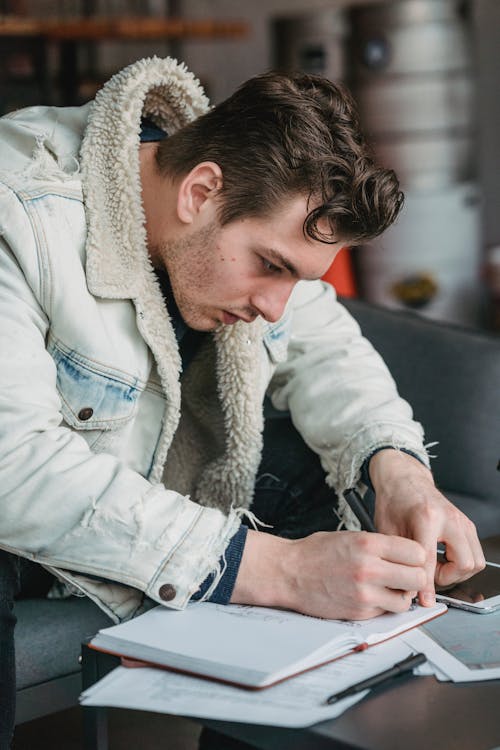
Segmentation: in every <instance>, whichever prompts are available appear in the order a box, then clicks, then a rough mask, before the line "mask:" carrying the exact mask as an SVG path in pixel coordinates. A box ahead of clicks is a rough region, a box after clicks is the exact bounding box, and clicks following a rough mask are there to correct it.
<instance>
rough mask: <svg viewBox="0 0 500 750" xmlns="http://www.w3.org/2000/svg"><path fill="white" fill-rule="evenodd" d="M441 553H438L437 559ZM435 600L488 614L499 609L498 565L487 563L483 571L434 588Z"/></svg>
mask: <svg viewBox="0 0 500 750" xmlns="http://www.w3.org/2000/svg"><path fill="white" fill-rule="evenodd" d="M440 557H443V553H440V552H438V559H439V558H440ZM436 599H437V600H438V601H440V602H445V604H448V605H449V606H450V607H458V608H459V609H466V610H468V611H469V612H477V613H478V614H483V615H485V614H489V613H490V612H495V611H496V610H498V609H500V565H498V564H497V563H491V562H487V563H486V567H485V568H484V570H481V571H479V573H476V575H474V576H472V577H471V578H468V579H467V581H462V583H457V584H455V585H454V586H448V587H446V588H444V587H443V588H438V587H436Z"/></svg>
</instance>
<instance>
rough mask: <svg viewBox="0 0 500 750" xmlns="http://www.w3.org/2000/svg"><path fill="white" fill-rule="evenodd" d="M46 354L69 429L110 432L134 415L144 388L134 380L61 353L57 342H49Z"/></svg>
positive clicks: (69, 354) (70, 352)
mask: <svg viewBox="0 0 500 750" xmlns="http://www.w3.org/2000/svg"><path fill="white" fill-rule="evenodd" d="M49 352H50V354H51V356H52V357H53V359H54V362H55V364H56V367H57V390H58V393H59V397H60V399H61V413H62V416H63V418H64V421H65V422H66V423H67V424H68V425H69V426H70V427H72V428H73V429H75V430H99V431H101V430H114V429H118V428H120V427H122V426H124V425H125V424H126V423H127V422H128V421H129V420H130V419H131V418H132V417H133V416H134V414H135V411H136V409H137V400H138V398H139V395H140V394H141V392H142V390H143V389H144V385H143V384H141V383H139V381H138V380H137V379H134V378H132V377H130V378H129V377H128V376H127V375H125V374H124V373H118V372H117V371H113V370H111V369H108V368H106V369H104V367H103V366H102V365H101V366H100V365H98V364H97V363H95V362H93V361H92V360H88V359H86V358H84V357H82V356H81V355H79V354H77V353H75V352H73V351H66V350H64V349H63V348H62V347H61V346H60V345H59V344H58V343H54V342H52V343H51V344H50V345H49ZM100 367H103V369H99V368H100ZM141 386H142V387H141Z"/></svg>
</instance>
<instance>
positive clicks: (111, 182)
mask: <svg viewBox="0 0 500 750" xmlns="http://www.w3.org/2000/svg"><path fill="white" fill-rule="evenodd" d="M206 107H207V101H206V99H205V97H204V96H203V94H202V92H201V89H200V88H199V86H198V84H197V82H196V81H195V80H194V78H193V77H192V76H191V74H189V73H188V72H187V71H186V70H185V68H184V67H183V66H178V65H177V64H176V63H175V62H174V61H172V60H168V59H167V60H157V59H154V60H145V61H140V62H138V63H136V64H135V65H133V66H130V67H129V68H128V69H125V70H124V71H122V72H121V73H119V74H117V75H116V76H115V77H114V78H113V79H111V81H110V82H109V83H108V84H107V85H106V86H105V87H104V89H103V90H102V91H101V92H100V94H99V95H98V97H97V98H96V101H95V102H94V103H93V104H92V105H86V106H84V107H82V108H69V109H57V108H46V107H37V108H31V109H27V110H22V111H20V112H18V113H14V114H13V115H10V116H7V117H5V118H2V119H1V120H0V311H1V319H2V327H1V331H0V340H1V346H0V351H1V357H2V364H1V367H0V411H1V428H0V518H1V523H0V547H2V548H3V549H6V550H10V551H12V552H15V553H16V554H19V555H22V556H25V557H28V558H30V559H33V560H35V561H37V562H39V563H41V564H43V565H44V566H46V567H47V568H49V569H50V570H52V571H53V572H54V573H56V575H58V576H59V577H60V578H61V579H63V580H65V581H67V582H70V583H71V584H72V585H73V586H74V587H76V589H77V590H78V591H79V592H81V593H84V594H86V595H88V596H90V597H92V598H93V599H94V600H95V601H96V602H97V603H98V604H99V605H100V606H101V607H102V608H103V609H105V611H107V612H108V613H109V614H110V615H111V616H112V617H113V618H114V619H116V620H118V619H124V618H128V617H131V616H133V615H134V614H136V613H137V612H138V611H139V610H140V607H141V605H142V602H143V598H144V594H146V595H147V596H148V597H150V598H151V599H153V600H154V601H156V602H159V603H163V604H165V605H166V606H169V607H174V608H182V607H184V606H185V605H186V603H187V602H188V601H189V598H190V596H191V595H192V594H193V593H194V592H195V591H196V590H197V588H198V587H199V585H200V583H201V582H202V581H203V580H204V579H205V578H206V577H207V575H208V574H209V573H210V572H215V573H216V574H219V573H220V571H218V564H219V563H218V561H219V559H220V558H221V555H222V553H223V551H224V549H225V548H226V547H227V545H228V543H229V540H230V539H231V537H232V536H233V535H234V533H235V532H236V530H237V529H238V527H239V523H240V517H241V513H242V512H244V509H246V508H248V507H249V505H250V502H251V498H252V492H253V484H254V479H255V473H256V470H257V467H258V463H259V458H260V453H261V447H262V436H261V433H262V425H263V417H262V402H263V398H264V395H265V393H266V392H268V393H269V394H270V396H271V398H272V400H273V403H274V405H275V407H276V408H278V409H289V410H290V412H291V414H292V418H293V420H294V423H295V425H296V426H297V428H298V429H299V431H300V432H301V434H302V435H303V437H304V439H305V440H306V442H307V443H308V444H309V445H310V446H311V447H312V448H313V449H314V450H315V451H317V452H318V454H319V455H320V457H321V460H322V463H323V466H324V468H325V470H326V472H327V475H328V478H327V481H328V482H329V484H331V485H332V486H333V487H334V488H335V489H337V491H338V492H341V491H343V490H344V489H346V488H347V487H350V486H352V485H354V484H356V482H358V481H359V478H360V469H361V466H362V464H363V461H364V459H365V458H366V457H367V456H368V455H369V454H370V453H371V452H372V451H373V450H374V449H375V448H376V447H377V446H379V445H388V444H389V445H394V446H395V447H398V446H399V447H403V448H406V449H408V450H411V451H412V452H414V453H415V454H417V455H419V456H421V457H422V459H423V460H426V454H425V450H424V448H423V445H422V430H421V427H420V425H418V424H417V423H415V422H414V421H413V420H412V415H411V410H410V408H409V406H408V404H406V402H404V401H403V400H401V399H400V398H399V397H398V395H397V393H396V390H395V386H394V383H393V381H392V379H391V377H390V375H389V374H388V372H387V369H386V367H385V365H384V364H383V362H382V361H381V359H380V358H379V357H378V355H377V354H376V353H375V352H374V351H373V349H372V347H371V346H370V344H369V343H368V342H367V341H366V340H365V339H363V338H362V337H361V335H360V332H359V329H358V327H357V324H356V323H355V322H354V321H353V320H352V318H351V317H350V316H349V315H348V313H347V312H346V311H345V309H344V308H343V307H342V306H341V305H340V304H339V303H337V302H336V301H335V296H334V293H333V290H332V289H331V288H330V287H329V286H328V285H326V284H322V283H321V282H300V283H299V284H298V285H297V286H296V289H295V291H294V293H293V294H292V297H291V299H290V301H289V304H288V306H287V310H286V312H285V315H284V316H283V318H282V319H281V320H280V321H278V323H276V324H273V325H268V324H264V323H263V322H262V321H260V320H257V321H255V323H252V324H250V325H247V324H244V323H238V324H236V325H235V326H230V327H229V326H228V327H225V328H222V329H220V330H219V331H217V332H216V333H215V334H214V335H213V336H208V337H207V339H206V343H205V344H204V345H203V347H202V349H201V350H200V351H199V352H198V354H197V355H196V357H195V359H194V360H193V362H192V363H191V365H190V367H189V370H188V371H187V372H186V373H185V375H184V377H183V384H182V393H181V388H180V377H179V376H180V359H179V353H178V350H177V344H176V341H175V335H174V332H173V330H172V326H171V324H170V320H169V317H168V314H167V313H166V310H165V304H164V300H163V298H162V295H161V291H160V289H159V286H158V284H157V282H156V279H155V276H154V273H153V270H152V267H151V264H150V262H149V259H148V255H147V249H146V238H145V230H144V215H143V211H142V205H141V200H140V182H139V165H138V145H139V130H140V117H141V113H142V112H143V111H144V113H147V114H149V115H150V116H154V117H155V118H156V120H157V122H158V123H159V124H160V125H163V126H164V127H166V128H167V129H168V130H169V131H170V132H172V129H173V128H175V127H180V126H182V124H183V123H185V122H187V121H189V120H190V119H192V118H193V117H196V116H198V115H199V114H201V113H202V112H203V111H205V109H206ZM347 514H348V511H347V510H346V515H347ZM95 576H98V577H101V578H105V579H109V583H107V582H102V581H98V580H95V578H94V577H95ZM216 580H217V575H216Z"/></svg>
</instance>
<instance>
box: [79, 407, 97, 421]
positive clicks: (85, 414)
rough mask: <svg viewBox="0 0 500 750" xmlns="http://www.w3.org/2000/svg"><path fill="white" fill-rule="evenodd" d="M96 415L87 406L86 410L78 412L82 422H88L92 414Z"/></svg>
mask: <svg viewBox="0 0 500 750" xmlns="http://www.w3.org/2000/svg"><path fill="white" fill-rule="evenodd" d="M93 413H94V410H93V409H91V408H90V406H86V407H85V409H80V411H79V412H78V419H80V420H81V421H82V422H86V421H87V419H90V417H91V416H92V414H93Z"/></svg>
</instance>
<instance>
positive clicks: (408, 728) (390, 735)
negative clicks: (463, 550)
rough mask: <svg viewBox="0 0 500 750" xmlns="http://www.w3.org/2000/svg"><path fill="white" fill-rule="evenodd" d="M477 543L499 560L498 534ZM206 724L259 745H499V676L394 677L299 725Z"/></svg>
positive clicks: (450, 749)
mask: <svg viewBox="0 0 500 750" xmlns="http://www.w3.org/2000/svg"><path fill="white" fill-rule="evenodd" d="M483 549H484V551H485V555H486V559H488V560H490V561H491V562H498V563H500V536H497V537H492V538H490V539H486V540H484V541H483ZM477 617H488V615H477ZM204 723H207V722H204ZM210 724H211V726H213V727H217V728H220V729H221V730H222V731H223V732H224V733H225V734H230V735H231V736H234V737H238V738H240V739H243V740H245V741H246V742H248V743H250V744H253V745H254V746H255V747H258V748H262V750H268V749H269V750H271V749H272V750H302V749H304V750H305V749H306V748H307V750H316V749H317V750H323V748H325V749H326V748H329V750H337V749H338V750H340V749H341V748H342V749H345V750H347V748H356V749H357V750H423V749H424V748H425V749H429V750H434V748H440V749H442V750H493V748H498V750H500V680H491V681H487V682H479V683H477V682H476V683H458V684H455V683H451V682H444V683H443V682H438V681H437V680H436V679H435V678H434V677H419V678H418V679H415V678H408V679H405V680H404V681H403V680H401V679H400V680H398V682H397V685H393V686H389V687H386V688H381V689H378V690H376V691H372V693H371V694H370V695H369V697H367V698H366V699H365V700H363V701H361V702H360V703H358V704H357V705H356V706H354V707H353V708H351V709H350V710H349V711H347V712H346V713H344V714H343V715H342V716H340V717H339V718H338V719H335V720H333V721H326V722H323V723H322V724H317V725H315V726H314V727H310V728H307V729H303V730H296V729H295V730H288V729H279V728H273V727H262V726H254V725H246V724H229V723H228V722H210Z"/></svg>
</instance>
